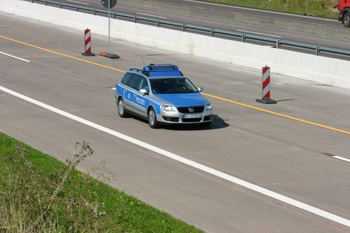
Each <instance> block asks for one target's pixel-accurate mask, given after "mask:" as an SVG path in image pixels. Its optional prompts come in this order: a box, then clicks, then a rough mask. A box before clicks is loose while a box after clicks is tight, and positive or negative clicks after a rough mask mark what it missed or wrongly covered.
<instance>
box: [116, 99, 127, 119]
mask: <svg viewBox="0 0 350 233" xmlns="http://www.w3.org/2000/svg"><path fill="white" fill-rule="evenodd" d="M118 114H119V116H120V117H121V118H125V117H127V116H128V114H127V112H126V110H125V104H124V101H123V99H122V98H120V99H119V100H118Z"/></svg>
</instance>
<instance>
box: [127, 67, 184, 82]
mask: <svg viewBox="0 0 350 233" xmlns="http://www.w3.org/2000/svg"><path fill="white" fill-rule="evenodd" d="M128 72H132V73H138V74H143V75H144V76H146V77H147V78H149V79H160V78H179V77H184V76H183V74H182V72H181V71H180V70H179V68H178V67H177V66H176V65H172V64H150V65H148V66H145V67H143V69H138V68H131V69H130V70H129V71H128Z"/></svg>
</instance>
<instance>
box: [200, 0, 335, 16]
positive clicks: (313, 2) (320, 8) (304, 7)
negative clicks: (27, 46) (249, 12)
mask: <svg viewBox="0 0 350 233" xmlns="http://www.w3.org/2000/svg"><path fill="white" fill-rule="evenodd" d="M202 1H206V2H215V3H221V4H228V5H236V6H244V7H251V8H258V9H265V10H272V11H281V12H289V13H295V14H306V12H307V13H308V14H309V15H312V16H318V17H326V18H337V17H338V0H202Z"/></svg>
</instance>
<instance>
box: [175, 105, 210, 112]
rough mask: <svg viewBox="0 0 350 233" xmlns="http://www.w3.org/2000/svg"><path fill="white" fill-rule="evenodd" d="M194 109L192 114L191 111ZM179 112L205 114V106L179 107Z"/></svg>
mask: <svg viewBox="0 0 350 233" xmlns="http://www.w3.org/2000/svg"><path fill="white" fill-rule="evenodd" d="M191 108H192V109H193V111H192V112H191V111H190V109H191ZM177 110H178V111H179V112H181V113H199V112H203V110H204V106H196V107H179V108H177Z"/></svg>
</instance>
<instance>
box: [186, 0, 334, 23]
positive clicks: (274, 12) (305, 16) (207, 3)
mask: <svg viewBox="0 0 350 233" xmlns="http://www.w3.org/2000/svg"><path fill="white" fill-rule="evenodd" d="M183 1H185V2H195V3H200V4H206V5H221V6H222V4H219V3H211V2H202V1H196V0H183ZM224 7H230V8H236V9H244V10H248V11H260V12H267V13H271V14H275V15H289V16H295V17H299V18H307V17H309V18H311V16H307V15H298V14H291V13H284V12H278V11H269V10H262V9H256V8H248V7H243V6H233V5H228V4H227V5H224ZM317 19H319V20H324V21H331V22H334V21H335V20H334V19H327V18H317Z"/></svg>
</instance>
